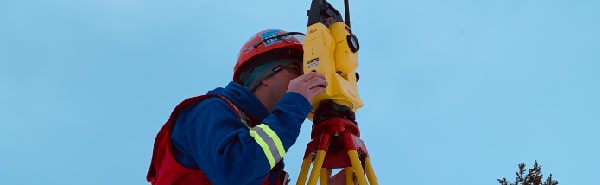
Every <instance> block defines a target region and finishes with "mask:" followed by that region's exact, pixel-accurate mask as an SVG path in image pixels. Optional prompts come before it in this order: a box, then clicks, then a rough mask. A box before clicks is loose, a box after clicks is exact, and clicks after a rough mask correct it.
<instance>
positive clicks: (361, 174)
mask: <svg viewBox="0 0 600 185" xmlns="http://www.w3.org/2000/svg"><path fill="white" fill-rule="evenodd" d="M348 156H350V162H351V163H352V168H353V169H354V171H355V172H356V174H357V175H356V178H357V180H358V184H359V185H367V180H366V179H365V171H364V170H363V167H362V165H361V163H360V159H359V158H358V152H357V151H356V150H348Z"/></svg>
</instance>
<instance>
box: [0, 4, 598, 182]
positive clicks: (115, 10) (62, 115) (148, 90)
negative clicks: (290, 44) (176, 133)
mask: <svg viewBox="0 0 600 185" xmlns="http://www.w3.org/2000/svg"><path fill="white" fill-rule="evenodd" d="M330 2H331V3H332V4H333V5H334V6H335V7H337V8H338V9H342V8H343V1H341V0H338V1H330ZM350 3H351V14H352V26H353V31H354V33H355V34H356V35H357V36H358V38H359V40H360V44H361V50H360V52H359V53H360V54H359V68H358V69H357V71H358V72H359V73H360V74H361V80H360V82H359V92H360V96H361V98H362V100H363V102H364V107H363V108H361V109H359V110H358V113H357V120H358V122H359V127H360V129H361V138H362V139H363V140H364V141H365V142H366V144H367V147H368V150H369V153H370V154H371V157H372V162H373V166H374V168H375V172H376V175H377V177H378V179H379V182H380V184H442V183H443V184H468V185H479V184H497V182H496V179H497V178H502V177H507V178H509V179H510V180H513V177H514V172H515V171H516V170H517V164H518V163H521V162H525V163H526V164H527V165H528V166H532V165H533V163H534V161H535V160H537V161H538V162H539V163H540V164H541V165H542V169H543V174H544V175H545V176H547V175H548V174H549V173H552V174H553V176H554V177H555V179H556V180H558V181H559V182H560V184H590V183H593V182H592V181H593V180H594V178H593V177H595V176H597V172H598V168H600V159H598V157H597V156H600V151H599V148H600V138H599V136H598V132H599V131H600V126H598V124H599V123H600V83H599V82H598V80H599V79H600V74H599V73H598V71H599V70H600V64H599V62H600V52H599V51H600V36H599V33H600V11H599V10H600V1H594V0H577V1H558V0H550V1H542V0H537V1H536V0H491V1H473V0H471V1H469V0H459V1H440V0H423V1H410V2H409V1H351V2H350ZM309 6H310V1H272V0H261V1H232V0H222V1H204V0H200V1H190V0H175V1H142V0H77V1H75V0H56V1H36V0H0V120H1V123H0V151H1V152H0V166H2V168H0V184H11V185H21V184H22V185H33V184H56V185H64V184H90V185H95V184H122V185H126V184H127V185H131V184H140V185H141V184H148V183H146V182H145V174H146V172H147V167H148V163H149V161H150V155H151V151H152V144H153V141H154V136H155V134H156V132H157V131H158V129H159V128H160V126H161V125H162V124H163V123H164V121H165V120H166V119H167V117H168V115H169V113H170V112H171V111H172V109H173V107H174V106H175V105H176V104H177V103H179V101H181V100H182V99H184V98H187V97H191V96H195V95H198V94H202V93H204V92H206V91H208V90H211V89H213V88H215V87H217V86H223V85H226V84H227V82H228V81H229V80H230V79H231V75H232V69H233V65H234V63H235V60H236V56H237V52H238V50H239V47H241V45H242V44H243V42H245V41H246V40H247V39H248V38H249V37H250V36H251V35H252V34H254V33H255V32H257V31H259V30H262V29H265V28H283V29H286V30H289V31H302V32H305V29H306V14H305V11H306V9H308V7H309ZM311 124H312V123H311V122H310V121H306V122H305V124H304V126H303V128H302V133H301V136H300V138H299V139H298V141H297V144H296V145H295V146H293V147H292V149H291V150H290V151H289V152H288V155H287V156H286V161H287V169H288V171H290V173H291V176H292V182H295V181H296V177H297V175H298V171H299V168H300V163H301V158H302V155H303V153H304V149H305V145H306V143H308V141H309V139H310V138H309V133H310V125H311ZM594 156H596V157H594Z"/></svg>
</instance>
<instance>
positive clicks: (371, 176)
mask: <svg viewBox="0 0 600 185" xmlns="http://www.w3.org/2000/svg"><path fill="white" fill-rule="evenodd" d="M365 168H366V172H367V178H369V183H370V184H373V185H378V184H379V183H378V182H377V177H375V171H374V170H373V166H371V158H369V157H365Z"/></svg>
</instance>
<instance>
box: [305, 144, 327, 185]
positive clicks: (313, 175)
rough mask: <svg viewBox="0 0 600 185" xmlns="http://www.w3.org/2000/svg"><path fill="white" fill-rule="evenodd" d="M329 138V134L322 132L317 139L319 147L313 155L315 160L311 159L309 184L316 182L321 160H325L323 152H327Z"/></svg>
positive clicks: (321, 163) (313, 184)
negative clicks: (315, 154) (311, 166)
mask: <svg viewBox="0 0 600 185" xmlns="http://www.w3.org/2000/svg"><path fill="white" fill-rule="evenodd" d="M330 139H331V136H329V135H327V134H322V135H321V138H320V139H319V149H318V150H317V156H315V160H314V161H313V168H312V171H311V172H310V178H309V179H308V184H309V185H315V184H317V180H318V178H319V173H320V171H321V167H322V166H323V162H324V161H325V154H326V153H327V152H326V151H327V149H328V148H329V141H330Z"/></svg>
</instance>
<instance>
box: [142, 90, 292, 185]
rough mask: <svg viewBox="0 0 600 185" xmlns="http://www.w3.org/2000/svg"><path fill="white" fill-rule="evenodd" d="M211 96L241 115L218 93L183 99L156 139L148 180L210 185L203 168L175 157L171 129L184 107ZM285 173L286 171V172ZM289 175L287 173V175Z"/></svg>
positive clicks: (155, 184)
mask: <svg viewBox="0 0 600 185" xmlns="http://www.w3.org/2000/svg"><path fill="white" fill-rule="evenodd" d="M209 97H219V98H221V99H223V100H225V102H227V104H229V106H231V109H232V110H233V111H234V112H235V113H236V115H237V116H238V117H240V115H239V114H240V113H239V112H238V111H237V110H238V109H237V108H236V107H235V106H234V105H233V103H231V101H229V100H228V99H227V98H225V97H223V96H221V95H216V94H208V95H201V96H196V97H193V98H188V99H186V100H184V101H182V102H181V103H180V104H179V105H177V106H176V107H175V110H174V111H173V112H172V113H171V116H170V117H169V120H168V121H167V123H165V124H164V125H163V126H162V128H161V129H160V131H159V132H158V134H157V135H156V138H155V140H154V151H153V152H152V161H151V163H150V169H149V170H148V175H147V176H146V180H148V182H150V183H151V184H152V185H179V184H183V185H210V184H211V183H210V181H209V180H208V178H206V175H204V173H203V172H202V171H201V170H196V169H190V168H187V167H184V166H182V165H181V164H179V162H177V161H176V160H175V158H174V157H173V153H172V152H171V151H172V149H173V148H172V147H173V143H172V142H171V131H172V130H173V125H174V124H175V120H176V117H177V115H178V114H179V112H181V110H182V109H184V108H185V107H187V106H189V105H193V104H195V103H198V102H200V101H202V100H204V99H206V98H209ZM284 174H285V172H284ZM285 176H287V175H285ZM277 179H278V180H277V182H275V184H277V185H280V184H283V183H284V182H285V183H287V182H288V179H287V177H285V179H282V178H277ZM268 181H269V178H268V177H267V178H266V179H265V181H264V182H263V183H262V185H268V184H269V182H268Z"/></svg>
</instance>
